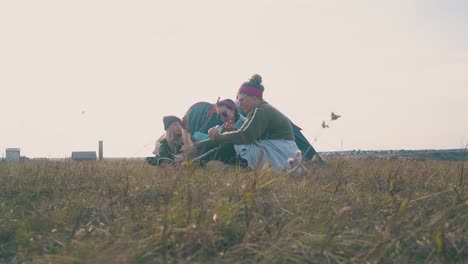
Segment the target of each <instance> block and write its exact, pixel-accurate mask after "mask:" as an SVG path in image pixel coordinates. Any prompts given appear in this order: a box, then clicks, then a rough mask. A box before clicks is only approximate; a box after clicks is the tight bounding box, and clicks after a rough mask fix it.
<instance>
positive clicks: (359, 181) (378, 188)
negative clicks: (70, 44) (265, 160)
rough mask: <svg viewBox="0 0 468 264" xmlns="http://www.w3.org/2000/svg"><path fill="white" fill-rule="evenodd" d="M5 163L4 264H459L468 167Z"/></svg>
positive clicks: (1, 202)
mask: <svg viewBox="0 0 468 264" xmlns="http://www.w3.org/2000/svg"><path fill="white" fill-rule="evenodd" d="M326 162H327V165H326V166H321V167H316V166H314V165H312V164H309V165H307V167H308V169H309V170H310V174H309V175H307V176H294V175H285V174H275V173H270V172H254V171H251V172H243V171H239V170H236V169H234V168H232V169H227V170H223V171H219V170H215V169H211V170H208V169H204V168H195V167H189V168H183V167H181V168H175V167H166V168H156V167H151V166H148V165H147V164H145V163H144V162H143V161H139V160H137V161H98V162H73V161H62V162H58V161H57V162H53V161H25V162H21V163H16V164H7V163H0V262H1V263H29V262H32V263H164V262H168V263H173V262H194V263H206V262H210V263H212V262H215V263H219V262H225V263H233V262H236V263H239V262H240V263H257V262H260V263H291V262H298V263H340V262H361V263H362V262H370V263H373V262H379V263H453V262H455V263H457V262H458V263H463V262H465V261H466V258H467V257H468V251H467V237H468V236H467V228H466V227H467V226H468V225H467V224H468V210H467V209H468V200H467V195H466V192H467V191H466V185H467V184H466V182H467V180H466V178H467V174H468V165H467V163H463V162H447V161H398V160H391V161H379V160H359V159H348V158H346V157H344V158H339V159H328V160H326Z"/></svg>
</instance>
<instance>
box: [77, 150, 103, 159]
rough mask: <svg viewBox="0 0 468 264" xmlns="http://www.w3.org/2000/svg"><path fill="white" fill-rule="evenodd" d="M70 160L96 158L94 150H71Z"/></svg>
mask: <svg viewBox="0 0 468 264" xmlns="http://www.w3.org/2000/svg"><path fill="white" fill-rule="evenodd" d="M71 159H72V160H97V155H96V151H73V152H72V155H71Z"/></svg>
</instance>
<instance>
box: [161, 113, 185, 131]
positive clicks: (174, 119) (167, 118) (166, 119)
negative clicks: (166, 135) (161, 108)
mask: <svg viewBox="0 0 468 264" xmlns="http://www.w3.org/2000/svg"><path fill="white" fill-rule="evenodd" d="M174 122H179V123H182V121H181V120H180V118H178V117H177V116H165V117H163V123H164V130H167V129H168V128H169V127H170V126H171V125H172V123H174Z"/></svg>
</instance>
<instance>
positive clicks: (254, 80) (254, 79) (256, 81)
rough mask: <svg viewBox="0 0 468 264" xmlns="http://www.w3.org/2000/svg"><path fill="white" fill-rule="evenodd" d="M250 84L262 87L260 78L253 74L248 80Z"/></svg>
mask: <svg viewBox="0 0 468 264" xmlns="http://www.w3.org/2000/svg"><path fill="white" fill-rule="evenodd" d="M250 83H252V84H254V85H258V86H260V85H262V76H260V75H258V74H254V75H253V76H252V78H250Z"/></svg>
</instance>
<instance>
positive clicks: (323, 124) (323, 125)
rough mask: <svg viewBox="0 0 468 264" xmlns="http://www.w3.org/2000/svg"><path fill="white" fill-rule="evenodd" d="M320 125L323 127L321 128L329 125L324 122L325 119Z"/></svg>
mask: <svg viewBox="0 0 468 264" xmlns="http://www.w3.org/2000/svg"><path fill="white" fill-rule="evenodd" d="M322 127H323V128H327V127H329V126H328V125H327V124H325V120H324V121H323V122H322Z"/></svg>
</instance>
